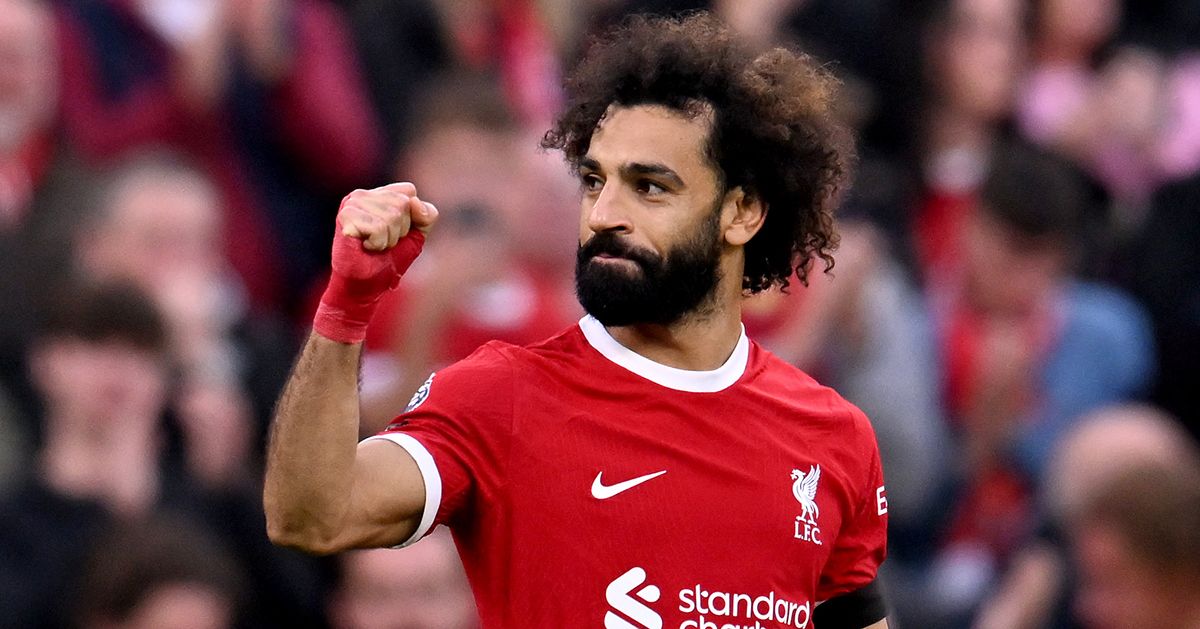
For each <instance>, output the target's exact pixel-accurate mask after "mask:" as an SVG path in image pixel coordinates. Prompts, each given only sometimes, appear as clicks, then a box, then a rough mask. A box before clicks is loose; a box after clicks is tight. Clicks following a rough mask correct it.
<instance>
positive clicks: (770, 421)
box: [265, 15, 887, 629]
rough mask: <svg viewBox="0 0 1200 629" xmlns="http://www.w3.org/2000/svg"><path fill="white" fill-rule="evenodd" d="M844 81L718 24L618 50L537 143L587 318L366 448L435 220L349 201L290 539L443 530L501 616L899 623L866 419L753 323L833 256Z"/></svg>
mask: <svg viewBox="0 0 1200 629" xmlns="http://www.w3.org/2000/svg"><path fill="white" fill-rule="evenodd" d="M831 90H832V86H831V80H830V79H829V78H828V76H827V75H825V74H824V73H823V72H821V71H820V70H819V69H818V68H817V67H816V66H815V65H814V64H813V63H812V62H811V61H810V60H809V59H808V58H806V57H798V56H796V55H793V54H791V53H788V52H786V51H783V50H776V51H772V52H769V53H766V54H764V55H762V56H758V57H755V56H754V55H753V54H751V53H749V52H747V51H746V50H744V49H743V48H742V47H741V46H740V45H739V44H738V43H737V42H735V41H732V38H731V36H730V35H729V32H728V31H727V29H726V28H725V27H724V26H723V25H721V24H720V23H719V22H717V21H716V20H714V19H712V18H711V17H708V16H706V15H698V16H693V17H689V18H687V19H683V20H679V21H673V20H656V19H646V18H641V19H635V20H632V21H631V22H629V23H628V24H626V25H624V26H623V27H621V28H619V29H617V30H615V31H614V32H612V33H610V34H609V36H608V37H607V38H605V39H603V40H601V41H600V42H598V43H597V44H596V45H595V46H594V47H593V48H592V49H591V50H590V51H589V52H588V54H587V55H586V56H585V58H584V60H583V61H582V62H581V65H580V66H579V67H578V69H577V70H576V73H575V74H574V75H573V77H572V78H570V79H569V80H568V98H569V102H568V105H567V109H566V111H565V113H564V114H563V115H562V117H561V118H560V119H559V121H558V122H557V124H556V126H555V128H554V129H552V130H551V131H550V132H549V133H548V134H547V135H546V138H545V140H544V141H543V144H544V145H546V146H548V147H552V148H560V149H563V151H564V153H565V155H566V157H567V161H568V162H569V163H570V164H571V165H573V166H575V167H576V168H577V172H578V175H579V178H580V181H581V183H582V191H583V195H582V202H581V209H582V216H581V223H580V249H579V255H578V262H577V269H576V278H577V280H576V283H577V292H578V296H579V298H580V302H581V304H582V305H583V307H584V308H585V309H586V310H587V311H588V312H589V313H590V315H589V316H587V317H585V318H584V319H583V320H581V321H580V323H579V325H578V326H574V327H571V328H570V329H568V330H566V331H564V332H562V333H561V334H559V335H558V336H556V337H553V338H551V339H549V340H547V341H544V342H542V343H539V344H535V345H531V346H527V347H524V348H518V347H513V346H510V345H505V344H501V343H489V344H487V345H485V346H483V347H482V348H480V349H479V350H478V351H476V352H475V353H474V354H473V355H472V356H470V357H469V358H467V359H465V360H463V361H461V362H459V363H457V364H455V365H452V366H451V367H448V368H446V369H445V370H443V371H440V372H438V373H437V374H435V375H433V376H431V377H430V378H429V380H427V381H426V383H425V384H424V385H423V386H422V387H421V388H420V389H419V390H418V392H417V394H416V395H415V396H414V397H413V399H412V401H411V402H410V403H409V407H408V410H407V411H406V412H405V413H404V414H402V415H401V416H400V417H399V418H397V420H396V421H394V422H393V423H392V425H391V426H390V427H389V428H388V429H387V430H386V431H384V433H382V434H381V435H378V436H376V437H374V438H371V439H368V440H366V441H365V442H363V443H362V444H360V445H358V446H357V448H356V447H355V436H356V431H357V428H358V425H357V422H358V398H357V392H356V386H357V364H358V360H359V355H360V351H361V350H360V345H359V344H360V342H361V340H362V338H363V334H364V330H365V327H366V324H367V322H368V321H369V319H370V314H371V309H372V308H373V304H374V302H375V301H376V300H377V299H378V298H379V295H380V294H382V293H383V292H384V291H386V290H387V289H388V288H389V287H391V286H393V285H395V284H396V282H398V281H399V276H400V274H401V273H402V272H403V271H404V270H405V269H406V268H407V266H408V264H409V263H411V262H412V260H413V259H414V258H415V257H416V255H417V254H418V253H419V251H420V249H421V245H422V244H423V242H424V240H425V237H426V235H427V234H428V233H429V232H430V229H431V228H432V227H433V225H434V223H435V222H436V220H437V208H436V207H434V206H433V205H432V204H429V203H426V202H424V201H422V200H421V199H420V198H419V197H418V196H417V190H416V187H415V186H414V185H412V184H408V183H403V184H393V185H391V186H387V187H384V188H380V189H377V190H373V191H369V192H367V191H356V192H354V193H352V194H351V195H350V196H349V197H347V198H346V200H345V201H344V202H343V205H342V208H341V211H340V212H339V215H338V225H339V227H338V234H337V235H336V237H335V240H334V251H333V269H334V270H333V276H332V279H331V281H330V285H329V288H328V289H327V290H326V292H325V295H324V297H323V298H322V303H321V306H320V308H319V309H318V312H317V315H316V317H315V320H314V332H315V333H314V334H313V335H312V336H311V337H310V338H309V340H308V343H307V345H306V347H305V348H304V350H303V352H302V354H301V356H300V359H299V361H298V363H297V365H296V369H295V372H294V373H293V375H292V379H291V381H290V383H289V384H288V386H287V388H286V389H285V391H284V393H283V396H282V398H281V400H280V404H279V408H278V411H277V417H276V422H275V425H274V428H273V434H272V443H271V446H270V452H269V461H268V472H267V485H266V491H265V505H266V510H267V516H268V529H269V533H270V535H271V537H272V539H273V540H275V541H276V542H277V543H281V544H285V545H289V546H295V547H299V548H303V549H306V550H309V551H312V552H320V553H329V552H336V551H339V550H343V549H347V548H354V547H369V546H389V545H396V544H406V543H410V542H412V541H415V540H417V539H420V538H421V537H422V536H423V535H425V534H426V533H427V532H428V531H429V530H430V529H431V528H432V526H433V525H434V524H447V525H449V526H450V528H451V530H452V531H453V532H454V534H455V536H456V541H457V544H458V547H459V551H460V554H461V556H462V559H463V564H464V567H465V569H466V572H467V576H468V578H469V580H470V581H471V584H472V587H473V588H474V591H475V598H476V601H477V603H478V607H479V613H480V616H481V620H482V624H483V626H484V627H596V626H600V625H601V624H602V623H603V626H604V627H606V628H607V629H617V628H621V629H628V628H630V627H642V628H661V627H672V628H674V627H678V628H680V629H689V628H690V629H706V628H714V627H716V628H720V627H797V628H801V627H812V626H819V627H821V628H822V629H829V628H835V627H854V628H856V629H857V628H861V627H868V626H869V627H871V628H873V629H875V628H879V627H886V626H887V624H886V621H885V620H884V619H883V617H884V612H883V609H882V601H881V599H880V595H879V594H878V593H877V591H876V590H875V587H874V585H873V584H874V580H875V574H876V570H877V568H878V566H879V564H880V563H881V562H882V561H883V557H884V554H885V530H886V519H887V518H886V513H887V501H886V496H885V494H884V487H883V480H882V472H881V470H880V465H879V453H878V449H877V448H876V446H875V440H874V435H873V432H872V430H871V426H870V424H869V423H868V421H867V419H866V417H865V416H863V414H862V413H861V412H860V411H858V409H856V408H854V407H853V406H851V405H850V404H849V403H847V402H846V401H844V400H843V399H842V398H841V397H839V396H838V395H837V394H836V393H834V392H833V391H831V390H829V389H827V388H824V387H821V386H819V385H817V384H816V383H815V382H813V381H812V379H811V378H809V377H807V376H806V375H804V374H803V373H801V372H799V371H798V370H796V369H794V368H793V367H791V366H789V365H787V364H786V363H784V362H783V361H780V360H779V359H777V358H775V357H774V356H772V355H770V354H769V353H768V352H766V351H765V350H763V349H761V348H760V347H758V346H757V345H755V344H753V343H751V342H750V341H749V340H748V339H747V338H746V336H745V334H744V332H743V330H742V326H741V323H740V320H739V319H740V309H741V301H742V296H743V294H744V293H745V292H758V291H761V290H764V289H767V288H769V287H771V286H775V285H778V284H786V283H787V279H788V277H790V276H791V274H792V273H793V272H795V273H796V274H797V276H798V277H799V278H800V279H801V280H804V279H805V278H806V275H807V272H808V270H809V269H810V267H811V264H812V258H814V257H817V256H819V257H821V258H822V259H824V260H825V261H827V263H831V259H830V257H829V251H830V249H831V248H832V247H833V245H834V243H835V242H836V234H834V233H833V230H832V216H831V210H832V205H833V198H834V192H835V191H836V188H837V186H838V183H839V182H840V180H841V175H842V174H843V171H844V164H845V159H846V157H845V155H844V154H843V153H842V152H841V151H840V150H839V141H838V140H839V138H840V133H839V131H840V129H839V128H838V127H837V125H836V124H835V123H834V122H833V121H832V117H831V114H830V112H829V106H830V101H831V100H832V96H831ZM410 228H412V229H410ZM480 263H483V264H486V263H487V261H486V260H482V261H480ZM397 446H399V447H397ZM818 605H820V607H818ZM814 615H815V617H814Z"/></svg>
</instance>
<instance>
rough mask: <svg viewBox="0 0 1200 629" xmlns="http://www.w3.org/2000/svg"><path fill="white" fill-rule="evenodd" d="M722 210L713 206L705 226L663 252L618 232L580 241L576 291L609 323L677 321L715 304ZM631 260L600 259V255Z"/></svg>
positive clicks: (588, 308) (598, 317) (585, 305)
mask: <svg viewBox="0 0 1200 629" xmlns="http://www.w3.org/2000/svg"><path fill="white" fill-rule="evenodd" d="M719 227H720V213H719V212H717V211H713V212H711V213H710V214H709V217H708V218H707V219H705V221H704V223H703V224H702V225H701V227H700V230H699V231H698V232H697V233H696V234H695V235H693V236H692V237H691V238H688V239H687V240H685V241H684V242H682V243H680V244H679V245H677V246H675V247H672V248H671V249H670V250H669V251H667V253H666V254H665V255H663V256H659V255H657V254H655V253H654V252H652V251H649V250H646V249H642V248H638V247H632V246H630V245H629V244H628V243H626V242H624V241H623V240H622V238H621V237H620V236H618V235H617V234H615V233H613V232H601V233H598V234H596V235H594V236H592V239H591V240H589V241H587V243H585V244H583V245H580V247H579V252H578V254H577V255H576V258H575V294H576V296H577V297H578V298H579V303H580V305H582V306H583V309H584V310H586V311H587V312H588V314H590V315H592V316H593V317H595V318H596V320H597V321H599V322H600V323H602V324H604V325H606V326H625V325H635V324H655V325H671V324H674V323H677V322H679V321H680V320H681V319H683V318H684V317H685V316H686V315H689V314H694V313H703V312H704V311H705V309H706V308H708V307H711V305H712V297H713V295H714V293H715V291H716V287H717V283H718V282H719V281H720V279H721V270H720V258H721V247H720V239H719V231H720V230H719ZM602 254H607V255H609V256H613V257H617V258H621V259H624V260H629V261H631V262H633V263H634V264H635V265H636V266H637V269H636V270H633V269H631V268H630V265H627V264H606V263H601V262H597V261H594V258H595V257H596V256H599V255H602Z"/></svg>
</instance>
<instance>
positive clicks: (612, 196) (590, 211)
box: [584, 181, 633, 234]
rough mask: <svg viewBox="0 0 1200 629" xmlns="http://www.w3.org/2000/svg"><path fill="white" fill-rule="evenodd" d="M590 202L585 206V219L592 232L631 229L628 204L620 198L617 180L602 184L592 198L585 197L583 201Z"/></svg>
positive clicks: (622, 232) (621, 231)
mask: <svg viewBox="0 0 1200 629" xmlns="http://www.w3.org/2000/svg"><path fill="white" fill-rule="evenodd" d="M589 202H590V203H591V207H587V208H586V212H585V219H586V222H587V227H588V229H589V230H591V232H592V233H596V234H598V233H600V232H617V233H621V234H628V233H630V232H632V231H633V223H632V222H631V221H630V218H629V211H628V209H629V208H628V206H627V205H626V204H625V203H624V201H623V199H622V198H621V189H620V186H619V185H617V182H614V181H609V182H606V183H605V184H604V187H603V188H602V189H601V190H600V194H599V195H597V196H596V197H595V198H594V199H588V198H586V197H585V199H584V203H585V204H587V203H589Z"/></svg>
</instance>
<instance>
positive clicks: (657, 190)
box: [637, 179, 667, 196]
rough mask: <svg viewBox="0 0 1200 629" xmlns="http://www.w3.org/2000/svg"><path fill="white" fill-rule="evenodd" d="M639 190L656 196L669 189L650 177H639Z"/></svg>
mask: <svg viewBox="0 0 1200 629" xmlns="http://www.w3.org/2000/svg"><path fill="white" fill-rule="evenodd" d="M637 191H638V193H639V194H645V195H650V196H655V195H659V194H663V193H664V192H666V191H667V189H666V188H664V187H662V186H660V185H659V184H657V183H655V182H653V181H650V180H649V179H639V180H638V182H637Z"/></svg>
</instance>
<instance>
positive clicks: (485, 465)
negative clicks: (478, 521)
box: [368, 343, 513, 546]
mask: <svg viewBox="0 0 1200 629" xmlns="http://www.w3.org/2000/svg"><path fill="white" fill-rule="evenodd" d="M512 380H513V378H512V367H511V363H510V362H509V358H508V357H507V356H506V355H505V354H504V353H503V350H502V349H500V347H498V345H497V344H492V343H489V344H487V345H484V346H483V347H480V348H479V349H478V350H476V351H475V353H473V354H471V355H470V356H468V357H467V358H465V359H463V360H462V361H460V362H458V363H455V364H453V365H451V366H449V367H447V368H446V369H444V370H442V371H438V372H436V373H433V374H431V375H430V376H429V379H428V380H426V381H425V384H423V385H421V387H420V388H419V389H418V390H417V392H416V393H415V394H414V395H413V397H412V400H411V401H410V402H409V403H408V407H407V408H406V409H405V411H404V412H403V413H401V414H400V415H399V416H397V417H396V418H395V419H394V420H392V422H391V424H389V425H388V427H387V428H385V429H384V430H383V431H382V432H380V433H379V434H377V435H375V436H372V437H369V438H368V440H386V441H389V442H391V443H393V444H395V445H397V446H399V447H401V448H404V450H405V451H406V452H408V454H409V456H411V457H412V458H413V460H414V461H416V463H417V467H418V468H419V469H420V471H421V477H422V480H423V481H424V484H425V507H424V511H423V512H422V516H421V520H420V523H419V524H418V526H417V530H416V531H414V532H413V534H412V536H411V537H410V538H409V539H407V540H405V541H404V543H403V544H402V545H404V546H407V545H409V544H412V543H414V542H416V541H417V540H419V539H421V538H422V537H424V536H425V535H427V534H428V533H429V532H430V531H431V530H432V529H433V528H434V527H435V526H437V525H439V524H445V525H451V526H452V525H453V523H454V522H455V521H457V520H461V519H462V518H463V517H464V516H466V515H468V514H469V513H470V512H472V511H473V510H475V509H476V508H477V505H478V504H479V501H480V500H481V499H486V498H487V497H488V496H489V495H490V494H494V493H495V492H496V491H498V488H500V487H502V486H503V485H504V481H505V478H506V475H507V460H508V451H509V442H510V438H511V434H512V408H513V407H512V400H513V395H512Z"/></svg>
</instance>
